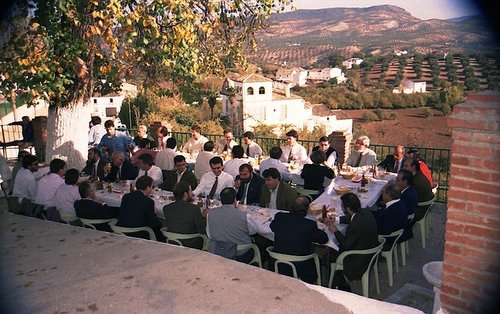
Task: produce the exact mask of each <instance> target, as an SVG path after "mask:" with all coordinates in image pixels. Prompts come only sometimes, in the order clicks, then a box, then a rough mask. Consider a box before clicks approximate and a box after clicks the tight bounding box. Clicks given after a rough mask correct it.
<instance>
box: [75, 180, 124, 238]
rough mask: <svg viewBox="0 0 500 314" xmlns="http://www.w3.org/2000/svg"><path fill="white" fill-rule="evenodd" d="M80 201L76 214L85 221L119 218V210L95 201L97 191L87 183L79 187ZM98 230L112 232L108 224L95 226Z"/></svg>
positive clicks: (84, 182) (76, 204) (77, 202)
mask: <svg viewBox="0 0 500 314" xmlns="http://www.w3.org/2000/svg"><path fill="white" fill-rule="evenodd" d="M78 192H79V193H80V199H79V200H77V201H75V204H74V206H75V212H76V216H78V218H83V219H110V218H116V217H118V208H116V210H115V209H114V208H113V207H109V206H108V205H106V204H105V203H101V202H97V201H95V200H94V197H95V191H94V190H93V189H92V187H91V186H90V184H89V183H88V182H87V181H83V182H82V183H80V184H79V185H78ZM94 226H95V227H96V229H97V230H101V231H108V232H112V230H111V228H110V227H109V225H108V224H107V223H103V224H96V225H94Z"/></svg>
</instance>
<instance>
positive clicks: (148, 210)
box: [116, 191, 165, 240]
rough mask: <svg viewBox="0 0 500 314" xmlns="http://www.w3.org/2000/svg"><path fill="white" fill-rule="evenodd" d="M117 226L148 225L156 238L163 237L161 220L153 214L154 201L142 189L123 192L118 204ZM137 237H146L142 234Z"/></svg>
mask: <svg viewBox="0 0 500 314" xmlns="http://www.w3.org/2000/svg"><path fill="white" fill-rule="evenodd" d="M116 225H117V226H122V227H129V228H134V227H150V228H151V229H153V231H154V232H155V234H156V237H157V239H160V240H161V239H165V237H163V235H162V233H161V232H160V228H161V222H160V220H159V219H158V217H157V216H156V214H155V202H154V201H153V200H152V199H151V198H150V197H149V196H146V195H145V194H144V193H143V192H142V191H135V192H132V193H128V194H125V195H124V196H123V198H122V203H121V206H120V215H119V216H118V222H117V223H116ZM137 236H138V237H141V238H142V237H146V235H145V234H144V235H143V234H142V233H141V235H139V234H138V235H137Z"/></svg>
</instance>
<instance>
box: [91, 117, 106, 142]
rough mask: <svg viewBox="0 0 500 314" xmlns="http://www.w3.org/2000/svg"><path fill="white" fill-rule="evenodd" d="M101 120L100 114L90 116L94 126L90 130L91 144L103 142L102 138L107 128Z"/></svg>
mask: <svg viewBox="0 0 500 314" xmlns="http://www.w3.org/2000/svg"><path fill="white" fill-rule="evenodd" d="M101 122H102V121H101V118H100V117H98V116H93V117H91V118H90V124H91V125H92V127H91V128H90V130H89V146H97V145H98V144H99V143H100V142H101V138H102V137H103V136H104V134H106V129H105V128H104V127H103V126H102V124H101Z"/></svg>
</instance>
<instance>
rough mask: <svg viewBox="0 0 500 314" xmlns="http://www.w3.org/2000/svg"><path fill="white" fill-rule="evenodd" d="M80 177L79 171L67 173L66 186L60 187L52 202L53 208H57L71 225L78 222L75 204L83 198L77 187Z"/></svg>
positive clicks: (74, 170) (72, 170)
mask: <svg viewBox="0 0 500 314" xmlns="http://www.w3.org/2000/svg"><path fill="white" fill-rule="evenodd" d="M79 176H80V172H78V170H77V169H69V170H68V171H66V175H65V178H64V183H65V184H62V185H61V186H60V187H59V189H58V190H57V192H56V193H55V195H54V197H53V199H52V201H51V202H52V206H55V208H56V209H57V210H58V211H59V214H60V215H61V218H62V219H63V220H64V221H67V222H69V223H71V224H75V221H77V220H78V217H77V216H76V212H75V205H74V204H75V202H76V201H78V200H79V199H80V198H81V197H80V192H79V191H78V186H77V183H78V177H79Z"/></svg>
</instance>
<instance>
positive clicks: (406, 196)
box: [396, 169, 418, 243]
mask: <svg viewBox="0 0 500 314" xmlns="http://www.w3.org/2000/svg"><path fill="white" fill-rule="evenodd" d="M396 186H397V187H398V189H399V190H400V191H401V197H400V198H399V199H400V200H401V201H402V202H403V203H404V204H405V205H406V209H407V214H408V215H411V214H414V213H415V210H416V209H417V207H418V195H417V190H415V188H414V187H413V174H412V173H411V172H410V171H408V170H405V169H403V170H400V171H399V172H398V176H397V177H396ZM414 224H415V222H414V220H413V219H411V220H409V221H408V224H407V225H406V227H405V231H404V232H403V235H402V236H401V238H399V242H400V243H401V242H404V241H406V240H408V239H411V238H412V237H413V232H412V228H413V225H414Z"/></svg>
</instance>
